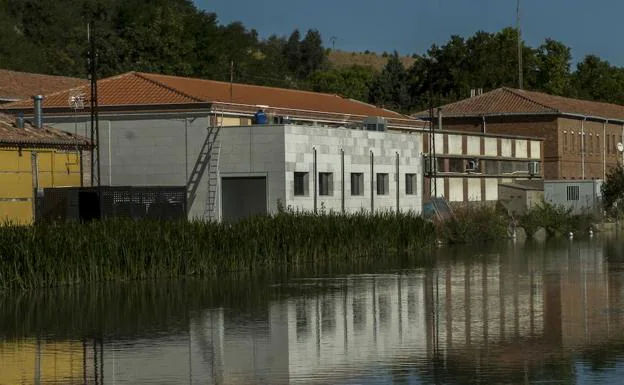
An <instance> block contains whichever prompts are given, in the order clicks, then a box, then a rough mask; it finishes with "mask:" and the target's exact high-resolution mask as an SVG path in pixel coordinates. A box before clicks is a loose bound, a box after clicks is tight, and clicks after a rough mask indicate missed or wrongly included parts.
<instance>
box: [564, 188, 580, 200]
mask: <svg viewBox="0 0 624 385" xmlns="http://www.w3.org/2000/svg"><path fill="white" fill-rule="evenodd" d="M567 198H568V200H569V201H577V200H579V186H568V188H567Z"/></svg>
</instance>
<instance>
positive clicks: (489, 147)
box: [483, 138, 498, 156]
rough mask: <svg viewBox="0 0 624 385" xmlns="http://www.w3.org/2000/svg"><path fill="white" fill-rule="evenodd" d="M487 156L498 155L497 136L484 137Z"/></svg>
mask: <svg viewBox="0 0 624 385" xmlns="http://www.w3.org/2000/svg"><path fill="white" fill-rule="evenodd" d="M483 140H484V144H485V155H486V156H497V155H498V140H497V139H496V138H483Z"/></svg>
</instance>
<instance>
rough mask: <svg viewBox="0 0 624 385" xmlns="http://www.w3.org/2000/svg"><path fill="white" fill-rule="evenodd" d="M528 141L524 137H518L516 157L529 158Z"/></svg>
mask: <svg viewBox="0 0 624 385" xmlns="http://www.w3.org/2000/svg"><path fill="white" fill-rule="evenodd" d="M528 143H529V142H528V141H527V140H522V139H516V158H528V156H529V147H528Z"/></svg>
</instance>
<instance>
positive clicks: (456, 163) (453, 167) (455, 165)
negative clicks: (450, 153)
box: [449, 158, 464, 172]
mask: <svg viewBox="0 0 624 385" xmlns="http://www.w3.org/2000/svg"><path fill="white" fill-rule="evenodd" d="M449 172H464V160H463V159H460V158H450V159H449Z"/></svg>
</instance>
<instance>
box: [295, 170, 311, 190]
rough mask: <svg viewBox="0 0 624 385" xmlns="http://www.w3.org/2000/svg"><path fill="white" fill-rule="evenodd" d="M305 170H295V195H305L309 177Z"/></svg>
mask: <svg viewBox="0 0 624 385" xmlns="http://www.w3.org/2000/svg"><path fill="white" fill-rule="evenodd" d="M308 175H309V174H308V173H307V172H295V196H307V195H308V194H309V190H308V186H309V185H310V183H309V181H310V177H309V176H308Z"/></svg>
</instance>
